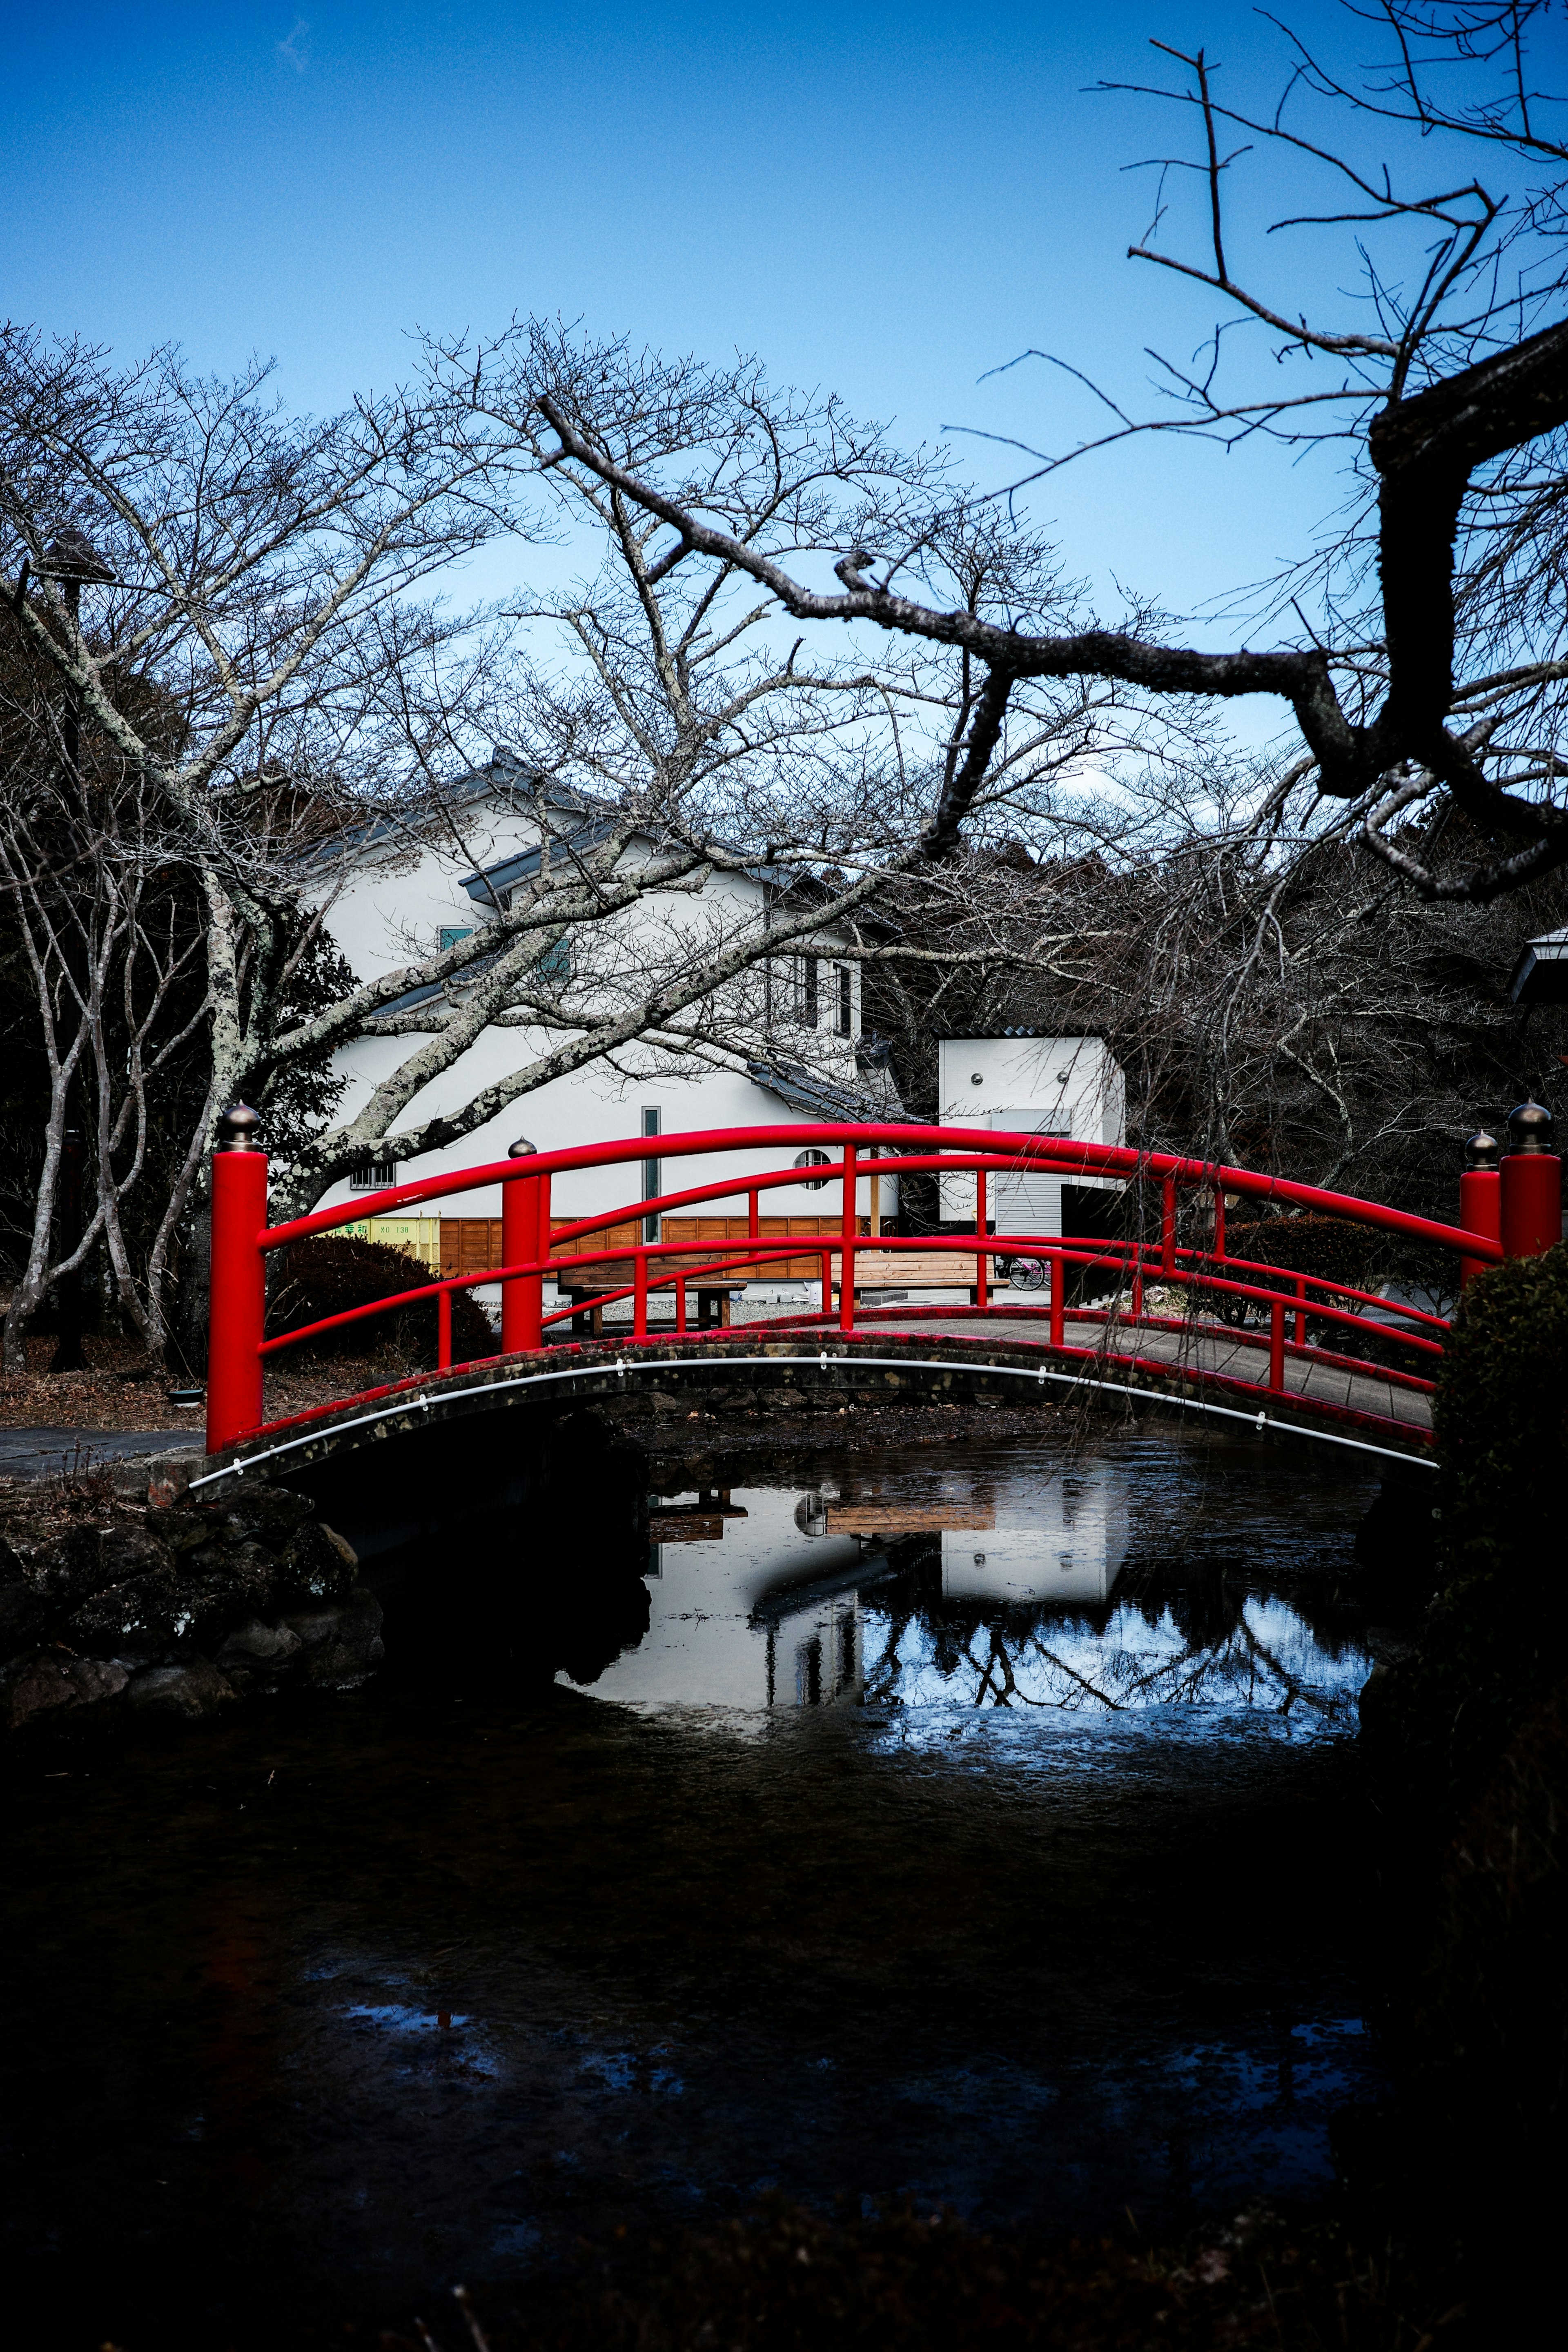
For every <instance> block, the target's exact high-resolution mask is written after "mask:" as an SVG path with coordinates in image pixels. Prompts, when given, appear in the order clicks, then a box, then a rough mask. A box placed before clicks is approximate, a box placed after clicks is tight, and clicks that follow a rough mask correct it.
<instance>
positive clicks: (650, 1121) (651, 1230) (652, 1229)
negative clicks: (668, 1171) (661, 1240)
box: [563, 942, 661, 1242]
mask: <svg viewBox="0 0 1568 2352" xmlns="http://www.w3.org/2000/svg"><path fill="white" fill-rule="evenodd" d="M563 944H564V942H563ZM659 1123H660V1113H659V1108H658V1104H657V1103H649V1104H648V1105H647V1108H646V1109H645V1110H644V1112H643V1115H642V1131H643V1133H644V1134H645V1135H657V1134H658V1130H659ZM660 1164H661V1163H660V1162H659V1161H658V1160H644V1161H643V1164H642V1196H643V1199H644V1200H645V1201H651V1200H652V1199H653V1197H654V1195H655V1194H656V1193H657V1192H658V1185H659V1172H658V1171H659V1167H660ZM642 1237H643V1239H644V1241H645V1242H656V1241H658V1218H657V1217H656V1216H654V1217H645V1218H644V1219H643V1221H642Z"/></svg>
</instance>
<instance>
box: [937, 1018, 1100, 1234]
mask: <svg viewBox="0 0 1568 2352" xmlns="http://www.w3.org/2000/svg"><path fill="white" fill-rule="evenodd" d="M937 1097H938V1100H939V1101H940V1103H941V1105H942V1110H941V1118H942V1125H943V1126H944V1127H973V1128H975V1129H979V1130H981V1132H983V1133H989V1132H992V1131H997V1130H1000V1131H1003V1132H1010V1133H1012V1134H1015V1135H1049V1136H1059V1137H1061V1138H1062V1139H1064V1140H1070V1141H1072V1142H1074V1143H1109V1144H1113V1145H1114V1144H1122V1143H1125V1141H1126V1139H1127V1085H1126V1080H1125V1078H1124V1076H1123V1075H1122V1071H1121V1065H1120V1064H1119V1063H1118V1062H1117V1061H1116V1060H1115V1058H1114V1056H1113V1055H1112V1054H1111V1052H1110V1047H1109V1046H1108V1045H1106V1043H1105V1040H1104V1039H1103V1038H1102V1037H1047V1036H1042V1035H1040V1034H1038V1033H1037V1032H1036V1031H1034V1030H1025V1029H1008V1030H1005V1031H1003V1032H1002V1033H1001V1034H999V1035H997V1036H994V1037H946V1038H943V1040H942V1044H941V1045H940V1047H939V1048H938V1055H937ZM976 1140H977V1141H978V1140H979V1137H978V1135H977V1137H976ZM1064 1185H1065V1189H1066V1192H1067V1194H1068V1204H1069V1207H1070V1205H1071V1200H1072V1195H1073V1193H1074V1192H1107V1191H1113V1190H1115V1189H1116V1187H1115V1186H1114V1185H1112V1184H1110V1183H1109V1182H1108V1181H1106V1180H1105V1179H1103V1178H1099V1177H1083V1178H1072V1179H1064V1178H1062V1177H1060V1176H1045V1175H1030V1174H1019V1175H993V1176H991V1177H990V1178H989V1179H988V1180H987V1191H986V1211H987V1215H988V1218H989V1219H990V1220H991V1221H992V1222H993V1223H994V1226H995V1229H996V1231H997V1233H999V1234H1061V1233H1062V1232H1063V1231H1064V1230H1068V1231H1078V1230H1081V1224H1082V1220H1081V1217H1079V1219H1078V1220H1077V1221H1076V1222H1075V1220H1074V1219H1073V1218H1072V1217H1071V1216H1070V1215H1069V1217H1068V1224H1067V1226H1066V1227H1065V1228H1064V1225H1063V1222H1062V1219H1063V1191H1064ZM941 1191H942V1217H943V1219H944V1220H957V1221H960V1222H962V1223H973V1219H974V1208H975V1188H974V1179H973V1176H944V1177H942V1180H941Z"/></svg>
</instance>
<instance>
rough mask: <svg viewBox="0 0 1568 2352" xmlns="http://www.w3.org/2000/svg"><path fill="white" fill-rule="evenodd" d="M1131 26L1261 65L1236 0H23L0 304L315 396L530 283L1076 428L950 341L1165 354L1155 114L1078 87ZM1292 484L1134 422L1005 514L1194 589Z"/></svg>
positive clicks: (983, 350)
mask: <svg viewBox="0 0 1568 2352" xmlns="http://www.w3.org/2000/svg"><path fill="white" fill-rule="evenodd" d="M1333 13H1334V12H1333V11H1332V10H1331V8H1329V7H1327V6H1326V5H1324V0H1312V5H1310V7H1308V8H1307V9H1306V10H1305V12H1304V13H1303V15H1302V16H1300V18H1299V19H1298V20H1297V21H1299V22H1300V23H1302V24H1304V25H1306V26H1309V27H1313V26H1321V25H1322V24H1323V23H1324V22H1325V20H1326V19H1329V18H1331V16H1332V15H1333ZM1152 33H1158V35H1159V36H1160V37H1162V38H1163V39H1165V40H1169V41H1173V42H1176V43H1179V44H1188V43H1192V44H1195V43H1196V42H1197V41H1198V40H1200V39H1202V40H1205V41H1206V42H1207V44H1208V46H1209V47H1210V49H1211V51H1212V52H1215V53H1217V54H1218V55H1219V56H1220V57H1222V58H1225V59H1226V61H1227V69H1228V72H1229V76H1230V79H1231V82H1232V85H1233V87H1234V88H1235V89H1237V90H1240V91H1246V92H1249V93H1251V94H1253V95H1260V94H1261V92H1262V90H1263V89H1264V88H1266V87H1271V86H1272V83H1273V81H1274V79H1275V76H1276V71H1277V61H1278V59H1279V56H1280V54H1281V52H1280V47H1279V40H1278V37H1277V36H1276V35H1275V34H1274V33H1273V31H1272V29H1271V28H1270V26H1268V24H1267V23H1266V22H1265V21H1264V20H1263V19H1262V18H1261V17H1260V16H1258V15H1257V14H1256V13H1255V12H1254V11H1252V10H1251V9H1248V8H1245V7H1240V6H1236V5H1212V6H1200V5H1194V0H1175V5H1162V6H1159V7H1153V6H1149V5H1137V0H1107V5H1101V6H1100V7H1099V8H1097V9H1086V8H1084V7H1082V6H1075V7H1072V8H1070V9H1069V8H1067V7H1058V6H1054V5H1013V4H1012V0H1001V5H994V6H987V7H985V8H984V9H982V8H978V7H973V6H972V7H970V8H969V9H967V10H964V9H953V8H951V7H947V8H941V9H939V8H936V7H934V6H931V5H921V0H909V5H885V0H874V5H861V6H859V7H857V8H853V9H851V8H849V7H847V6H843V5H840V6H837V7H836V6H830V5H822V0H792V5H747V0H741V5H732V6H730V7H721V6H717V5H671V6H669V7H667V8H665V9H663V10H662V11H659V10H653V9H645V8H637V7H634V6H631V5H621V0H600V5H584V6H580V7H578V8H576V9H574V10H573V11H562V10H559V9H548V10H547V9H545V8H542V7H540V6H536V5H515V0H512V5H509V0H494V5H489V6H480V5H474V0H454V5H447V6H437V5H420V6H414V5H406V6H403V5H327V0H322V5H314V0H307V5H306V7H305V9H304V10H303V11H301V12H296V11H295V10H294V9H293V8H292V7H290V6H288V5H283V6H279V7H272V6H268V5H252V0H241V5H220V6H218V7H216V8H214V7H212V6H211V5H207V6H203V7H195V6H177V5H135V0H131V5H119V6H116V7H112V8H111V7H108V6H102V5H71V0H57V5H54V6H52V7H50V8H47V9H37V10H33V11H29V12H27V13H26V16H18V17H17V18H16V19H14V20H13V21H12V25H11V29H10V32H9V36H8V54H7V65H8V72H7V76H6V81H7V85H8V87H7V90H6V93H5V98H4V100H0V108H3V120H4V123H5V151H6V155H7V179H8V184H9V194H8V202H7V208H6V224H5V277H4V286H5V308H6V309H7V310H8V311H9V313H10V315H11V316H12V317H13V318H16V319H30V320H35V321H37V323H38V324H40V325H42V326H44V327H46V328H47V329H49V330H51V331H79V332H81V333H82V334H84V335H86V336H87V337H89V339H92V340H95V341H105V342H107V343H109V344H110V345H112V346H113V347H114V348H115V349H116V350H117V351H118V352H121V353H122V354H123V355H125V356H131V355H132V354H134V353H136V352H142V351H144V350H145V349H146V348H148V347H149V346H150V345H152V344H153V343H155V342H158V341H163V340H166V339H168V340H174V341H179V342H181V343H183V344H184V347H185V349H186V351H187V352H189V354H190V355H191V357H192V358H193V360H195V362H197V363H198V364H199V365H201V366H203V367H204V368H211V369H213V370H215V371H219V372H221V371H224V370H226V369H229V368H232V367H235V366H237V365H238V364H239V363H241V362H243V361H244V360H245V359H246V358H247V355H248V354H250V353H251V352H258V351H259V352H266V353H270V354H274V355H276V358H277V360H278V362H279V379H278V381H279V388H280V389H281V390H282V392H283V393H284V394H285V395H286V396H287V397H288V398H289V400H290V401H291V402H294V403H297V404H300V405H302V406H306V407H310V408H316V409H322V408H330V407H332V406H335V405H337V404H339V403H340V402H342V400H343V399H344V398H345V397H346V396H347V395H348V394H350V393H351V392H352V391H353V390H354V389H355V388H356V387H369V386H374V385H377V384H383V385H384V384H385V383H387V382H388V381H389V380H390V379H391V378H393V377H395V375H396V374H397V373H399V371H400V369H401V368H402V367H403V366H404V365H405V354H406V349H407V346H406V343H405V335H406V333H407V331H408V330H409V329H410V328H412V327H414V326H416V325H425V326H430V327H434V328H437V329H440V330H443V331H453V330H456V329H461V328H464V327H468V328H470V329H473V330H476V331H487V330H493V329H495V328H497V327H498V326H499V325H500V324H501V323H502V322H503V321H504V320H506V319H507V318H508V317H509V316H510V314H511V313H512V312H513V311H527V310H536V311H542V312H547V313H553V312H561V313H563V314H564V315H566V316H567V317H570V318H581V319H582V320H584V324H585V325H586V326H588V327H589V328H590V329H592V330H594V331H601V332H608V331H626V332H629V333H630V334H632V335H634V336H635V337H637V338H638V339H639V340H642V339H646V340H647V341H650V342H653V343H656V344H658V345H661V346H663V347H664V348H666V349H675V348H680V349H687V350H692V351H696V352H701V353H704V354H707V355H710V356H711V357H714V358H723V357H726V356H728V355H729V354H730V353H731V352H733V351H734V350H735V349H736V348H738V347H739V348H742V349H745V350H749V351H755V352H760V353H761V354H762V355H763V357H764V358H765V360H766V361H767V362H768V364H769V367H770V369H771V371H772V372H773V374H774V375H775V376H776V377H778V378H781V379H784V378H787V379H793V380H795V381H796V382H801V383H808V384H813V385H816V386H820V387H823V388H826V387H828V386H833V387H836V388H837V389H838V390H839V391H841V392H842V393H843V394H845V395H846V396H847V398H848V399H849V400H850V401H851V402H853V403H854V404H856V405H857V406H858V407H859V408H860V409H861V410H862V411H863V412H869V413H872V414H875V415H879V416H882V417H884V418H889V419H891V420H893V421H894V422H895V424H896V425H897V427H898V429H899V431H900V434H901V435H902V436H905V437H907V438H909V439H910V440H916V439H920V438H922V437H927V436H934V435H935V434H937V433H938V432H939V430H940V429H941V428H942V426H943V425H975V426H980V427H984V428H985V429H986V430H989V431H993V432H1010V433H1017V434H1021V435H1024V436H1029V437H1035V438H1038V437H1041V436H1045V437H1047V438H1051V437H1054V438H1055V439H1057V440H1058V441H1059V440H1063V439H1067V438H1076V437H1077V436H1078V434H1079V431H1080V430H1081V429H1082V428H1083V427H1084V426H1085V425H1087V424H1088V423H1089V416H1090V411H1089V406H1088V404H1087V399H1086V396H1085V395H1083V394H1080V393H1078V392H1077V391H1075V390H1074V389H1073V388H1072V386H1071V385H1070V384H1069V383H1068V380H1067V379H1066V378H1064V377H1059V376H1056V375H1054V374H1052V373H1050V372H1047V371H1046V370H1044V369H1041V368H1039V367H1037V366H1029V367H1026V368H1023V369H1020V370H1018V371H1016V373H1012V374H1010V375H1008V376H1005V377H1004V378H1001V379H999V380H994V381H992V382H990V383H982V382H980V381H979V379H980V378H981V377H982V375H983V373H984V371H985V370H987V369H988V368H991V367H994V366H995V365H996V364H997V363H998V362H1002V361H1005V360H1006V359H1008V358H1010V357H1011V356H1012V355H1013V354H1014V353H1015V352H1018V351H1020V350H1022V349H1023V348H1024V347H1026V346H1027V345H1030V344H1041V343H1049V344H1050V345H1051V346H1052V347H1053V348H1054V349H1056V350H1058V351H1059V352H1062V353H1063V354H1064V355H1066V356H1068V357H1070V358H1071V359H1072V360H1073V361H1074V362H1077V363H1079V364H1080V365H1082V366H1084V367H1085V368H1086V369H1088V370H1089V372H1091V373H1100V374H1102V375H1103V376H1104V378H1105V379H1106V380H1107V381H1108V382H1110V383H1112V384H1113V385H1114V386H1115V387H1116V389H1117V390H1118V391H1119V392H1121V393H1122V394H1131V395H1132V396H1133V397H1134V398H1136V396H1137V394H1138V392H1139V388H1140V386H1141V384H1142V382H1143V380H1144V378H1145V375H1146V373H1147V369H1146V363H1145V362H1144V361H1143V360H1142V357H1141V352H1142V346H1143V345H1144V344H1145V343H1147V342H1150V341H1159V342H1161V343H1163V344H1164V345H1166V346H1167V347H1169V348H1171V349H1172V350H1173V351H1175V352H1179V353H1180V354H1181V355H1183V356H1185V355H1187V354H1188V353H1190V352H1191V351H1192V349H1193V347H1194V344H1195V343H1196V341H1198V339H1199V337H1200V336H1201V334H1202V332H1203V330H1204V326H1205V320H1206V318H1207V315H1208V313H1207V309H1206V305H1205V300H1204V298H1203V297H1202V295H1201V293H1199V294H1194V293H1193V292H1191V291H1189V290H1188V289H1184V288H1183V287H1182V286H1181V285H1180V284H1179V283H1178V282H1177V281H1175V280H1174V279H1171V278H1165V277H1163V275H1162V274H1161V273H1158V272H1156V271H1153V270H1152V269H1149V268H1147V267H1143V266H1141V265H1138V264H1134V263H1130V262H1128V261H1126V260H1125V259H1124V258H1123V255H1124V253H1125V248H1126V247H1127V245H1128V243H1129V241H1130V239H1131V237H1132V236H1135V235H1136V234H1137V233H1139V232H1140V231H1141V230H1142V226H1143V224H1144V222H1145V220H1146V218H1147V215H1148V209H1149V200H1150V183H1149V179H1148V176H1147V175H1146V174H1141V173H1128V172H1126V171H1125V170H1124V169H1123V168H1122V166H1124V165H1125V164H1126V163H1129V162H1131V160H1133V159H1135V158H1136V157H1138V156H1140V155H1142V154H1147V153H1150V152H1155V151H1157V150H1158V149H1160V148H1161V147H1162V146H1164V145H1168V144H1169V143H1170V142H1172V140H1173V137H1174V136H1175V126H1173V125H1172V124H1171V123H1169V122H1168V121H1162V120H1161V119H1160V116H1159V113H1158V110H1156V109H1154V108H1152V106H1150V105H1148V104H1147V103H1143V102H1140V101H1137V100H1131V99H1128V98H1123V97H1112V98H1106V97H1101V96H1093V95H1085V94H1083V93H1084V88H1085V85H1087V84H1089V83H1092V82H1094V81H1095V80H1096V79H1099V78H1100V77H1102V76H1103V77H1106V78H1110V79H1116V78H1145V77H1147V76H1148V74H1149V73H1150V70H1151V68H1152V67H1157V66H1158V65H1159V62H1160V61H1159V60H1157V59H1155V58H1152V55H1151V53H1150V51H1149V49H1148V47H1147V42H1148V38H1149V36H1150V35H1151V34H1152ZM1266 65H1267V66H1268V71H1267V72H1265V71H1264V70H1263V68H1265V66H1266ZM1258 250H1259V251H1260V252H1261V248H1260V247H1259V248H1258ZM1263 259H1264V263H1265V264H1266V266H1267V268H1268V270H1269V271H1270V272H1271V273H1272V274H1273V283H1274V285H1275V286H1276V288H1278V289H1279V290H1284V288H1285V283H1286V280H1285V274H1284V271H1283V269H1282V268H1281V266H1280V264H1281V257H1280V256H1279V254H1278V253H1277V252H1276V251H1275V250H1273V249H1272V248H1271V249H1270V250H1269V251H1268V253H1267V254H1266V255H1264V256H1263ZM999 462H1000V460H999V459H998V458H997V457H996V456H995V455H994V453H990V452H987V451H985V450H984V449H982V448H980V447H978V446H976V447H975V449H974V451H973V464H974V467H975V469H976V471H977V473H979V474H980V475H981V476H982V478H985V479H988V480H991V481H994V480H996V479H997V478H998V475H997V470H996V468H997V466H998V464H999ZM1325 487H1326V485H1325V478H1324V474H1323V472H1322V470H1321V467H1320V466H1319V465H1317V464H1316V463H1315V462H1314V463H1309V464H1308V465H1307V466H1306V467H1296V468H1291V467H1289V464H1288V463H1287V462H1286V461H1285V460H1284V459H1282V458H1281V457H1279V456H1277V455H1270V454H1268V453H1265V452H1263V451H1258V453H1257V454H1256V455H1244V456H1242V457H1231V458H1229V459H1226V458H1223V457H1220V456H1219V455H1218V454H1217V453H1215V452H1213V451H1209V450H1205V449H1202V448H1195V447H1190V446H1189V447H1187V448H1185V449H1178V448H1173V446H1171V445H1170V444H1168V443H1167V444H1163V445H1149V446H1144V447H1142V448H1135V449H1133V450H1131V451H1128V452H1123V453H1121V454H1118V455H1116V456H1113V457H1108V458H1106V457H1102V458H1098V459H1090V460H1089V461H1088V463H1087V464H1086V465H1085V466H1084V467H1082V469H1081V470H1077V471H1074V472H1072V473H1070V474H1069V475H1068V476H1067V477H1066V478H1063V477H1058V478H1055V479H1054V480H1053V482H1052V483H1051V484H1050V485H1049V487H1048V488H1047V490H1046V491H1045V492H1044V493H1043V494H1042V495H1041V496H1040V497H1039V499H1038V501H1037V505H1036V507H1035V509H1034V512H1035V515H1036V518H1037V520H1040V521H1042V522H1046V523H1051V524H1053V525H1054V526H1055V528H1056V529H1057V530H1058V535H1059V537H1060V540H1061V543H1062V548H1063V553H1064V556H1065V558H1066V561H1067V562H1068V567H1069V569H1070V570H1071V571H1072V572H1075V573H1079V574H1082V575H1085V576H1087V577H1089V579H1090V580H1092V581H1093V582H1094V583H1096V586H1097V589H1098V590H1099V591H1100V593H1103V594H1105V595H1107V596H1109V595H1110V583H1112V582H1113V580H1116V579H1121V580H1123V581H1126V582H1128V583H1131V584H1132V585H1135V586H1136V587H1138V588H1140V589H1142V590H1144V591H1147V592H1148V593H1152V594H1154V595H1156V596H1158V597H1160V598H1161V599H1162V600H1163V601H1164V602H1165V603H1166V604H1169V605H1172V606H1175V607H1179V608H1183V609H1191V608H1193V607H1194V606H1195V605H1197V604H1200V603H1201V601H1202V600H1203V599H1205V597H1208V596H1212V595H1214V594H1215V593H1217V592H1219V591H1221V590H1223V589H1224V588H1225V587H1226V584H1227V583H1232V582H1235V581H1237V580H1240V579H1247V578H1249V577H1256V576H1258V574H1259V573H1260V572H1266V571H1268V570H1269V569H1271V568H1272V567H1273V565H1274V564H1275V563H1276V562H1278V560H1279V559H1280V558H1281V557H1282V556H1285V555H1287V554H1289V553H1291V552H1298V551H1300V547H1301V545H1302V542H1303V540H1304V537H1305V535H1306V533H1307V531H1308V530H1309V528H1310V522H1311V520H1312V518H1313V516H1314V514H1316V513H1317V512H1319V511H1321V507H1322V505H1323V502H1324V492H1325Z"/></svg>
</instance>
